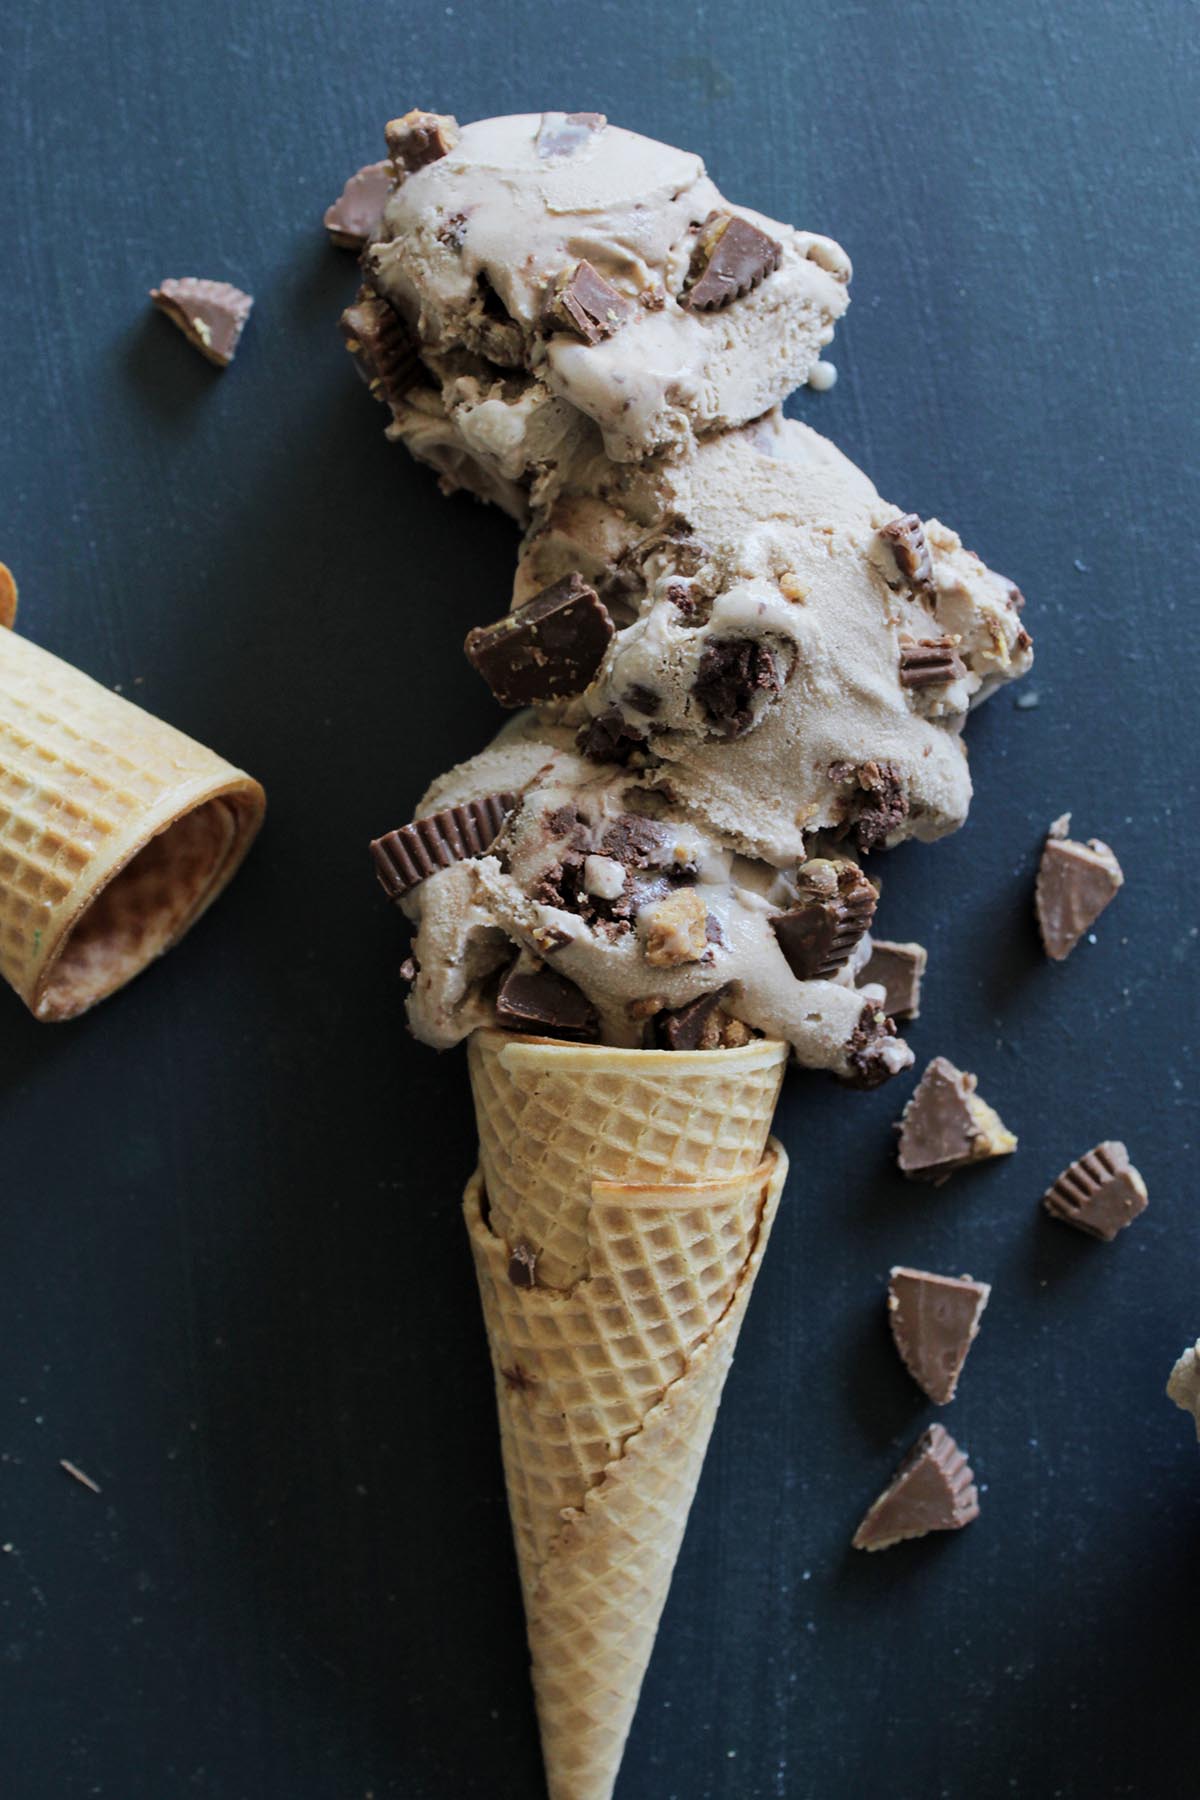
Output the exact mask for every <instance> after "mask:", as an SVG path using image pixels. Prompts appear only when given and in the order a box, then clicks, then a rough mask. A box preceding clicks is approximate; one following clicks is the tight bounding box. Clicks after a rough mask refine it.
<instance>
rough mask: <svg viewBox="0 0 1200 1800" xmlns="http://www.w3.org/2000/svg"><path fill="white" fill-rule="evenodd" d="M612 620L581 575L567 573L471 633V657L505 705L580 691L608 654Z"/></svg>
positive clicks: (559, 696)
mask: <svg viewBox="0 0 1200 1800" xmlns="http://www.w3.org/2000/svg"><path fill="white" fill-rule="evenodd" d="M612 635H613V622H612V619H611V618H610V616H609V612H608V608H607V607H606V606H605V604H604V602H603V601H602V600H601V599H600V598H599V596H598V595H597V593H596V590H595V588H590V587H589V586H588V585H587V582H586V581H585V580H584V579H583V576H582V575H564V576H563V579H562V580H561V581H556V582H555V583H554V584H553V586H551V587H548V588H543V589H542V591H541V593H540V594H535V595H534V597H533V599H532V600H527V601H526V602H525V604H524V606H518V607H517V609H516V611H515V612H510V613H509V614H508V615H507V617H506V618H503V619H497V621H496V623H495V624H494V625H477V626H476V627H475V629H474V631H471V632H469V633H468V634H467V641H466V646H465V648H466V652H467V661H468V662H469V663H470V664H471V666H472V667H473V668H475V669H478V671H479V673H480V674H481V675H482V676H483V678H484V680H485V681H486V682H487V684H488V686H489V687H490V688H491V690H492V692H493V694H494V695H495V696H496V699H497V700H498V701H499V702H500V704H501V706H532V705H534V704H535V703H536V702H538V701H542V700H562V699H566V698H567V697H568V696H569V695H571V694H581V693H582V692H583V690H584V688H585V687H587V685H588V683H589V682H590V681H591V679H592V677H593V676H594V675H595V673H596V670H597V669H598V668H599V667H600V664H601V663H602V662H603V660H604V652H605V651H606V650H607V648H608V643H609V639H610V638H611V637H612Z"/></svg>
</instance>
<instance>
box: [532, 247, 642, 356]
mask: <svg viewBox="0 0 1200 1800" xmlns="http://www.w3.org/2000/svg"><path fill="white" fill-rule="evenodd" d="M633 310H634V309H633V305H632V302H630V301H629V300H626V298H625V296H624V294H621V293H618V291H617V289H616V288H615V287H613V285H612V283H611V282H610V281H605V279H604V277H603V275H601V274H600V272H599V271H598V270H597V269H594V268H593V267H592V265H591V263H590V262H579V263H576V264H575V267H574V269H571V270H567V269H564V270H563V272H562V274H561V275H560V276H559V277H558V280H557V281H556V282H555V284H554V287H553V289H552V291H551V294H550V298H549V299H548V300H547V302H546V313H545V318H546V324H547V326H548V327H549V329H550V330H552V331H573V332H574V333H575V335H576V337H581V338H582V339H583V341H584V343H585V344H598V343H600V342H601V340H602V339H603V338H608V337H611V336H612V334H613V332H614V331H617V330H619V328H620V327H621V326H622V325H623V324H624V323H625V321H626V319H628V318H629V316H630V314H631V313H632V312H633Z"/></svg>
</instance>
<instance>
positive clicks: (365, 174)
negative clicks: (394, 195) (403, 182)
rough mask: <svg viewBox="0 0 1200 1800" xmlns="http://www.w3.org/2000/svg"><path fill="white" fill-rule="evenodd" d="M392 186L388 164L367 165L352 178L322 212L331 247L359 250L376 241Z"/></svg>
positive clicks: (392, 176)
mask: <svg viewBox="0 0 1200 1800" xmlns="http://www.w3.org/2000/svg"><path fill="white" fill-rule="evenodd" d="M395 185H396V176H395V171H394V170H393V168H392V165H391V163H390V162H377V163H368V164H367V166H366V168H365V169H360V170H359V171H358V173H357V175H352V176H351V177H350V179H349V181H348V182H347V183H346V185H345V187H344V188H343V189H342V191H341V193H340V194H339V196H338V198H337V199H336V200H335V201H334V203H333V205H332V206H327V207H326V208H325V229H326V231H327V232H328V233H329V241H330V243H333V244H336V245H337V246H338V248H339V249H340V250H361V249H362V247H363V245H364V244H367V243H369V242H370V241H371V239H372V238H374V237H378V236H379V227H380V225H381V224H382V222H383V209H384V207H385V205H386V204H387V197H388V195H389V194H390V193H391V191H392V189H393V188H394V187H395Z"/></svg>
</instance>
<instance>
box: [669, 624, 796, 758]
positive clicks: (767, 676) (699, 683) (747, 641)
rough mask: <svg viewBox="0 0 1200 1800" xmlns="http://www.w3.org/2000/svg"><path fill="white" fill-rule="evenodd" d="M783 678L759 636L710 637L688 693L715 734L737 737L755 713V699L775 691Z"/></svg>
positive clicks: (759, 700) (758, 699)
mask: <svg viewBox="0 0 1200 1800" xmlns="http://www.w3.org/2000/svg"><path fill="white" fill-rule="evenodd" d="M782 686H783V682H782V681H781V680H780V675H779V668H778V664H777V661H776V658H775V656H774V655H773V654H772V652H771V650H770V648H769V647H768V645H767V644H766V643H764V642H763V640H762V639H761V638H710V639H709V640H708V642H707V643H706V644H705V646H704V650H703V653H702V655H701V657H700V667H699V669H698V670H697V672H696V680H695V684H694V686H693V688H692V693H693V695H694V696H695V698H696V701H697V703H698V704H699V706H700V708H701V710H702V711H703V713H704V716H705V718H706V719H707V720H708V722H709V724H710V725H711V726H712V727H713V730H714V732H715V733H716V734H717V736H719V737H727V738H734V737H741V736H742V735H743V733H744V732H747V731H749V729H750V727H751V726H752V725H753V724H754V722H755V719H756V718H757V716H758V710H759V709H758V707H757V706H756V705H755V702H756V701H758V702H760V703H761V700H762V698H763V696H764V695H765V696H767V697H768V698H771V697H773V696H774V695H776V694H778V693H779V691H780V689H781V687H782Z"/></svg>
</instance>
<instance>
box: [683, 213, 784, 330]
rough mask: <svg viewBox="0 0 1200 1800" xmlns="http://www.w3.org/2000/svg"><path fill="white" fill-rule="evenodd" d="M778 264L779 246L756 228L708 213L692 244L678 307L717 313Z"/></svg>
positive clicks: (746, 221)
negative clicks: (697, 237) (685, 279)
mask: <svg viewBox="0 0 1200 1800" xmlns="http://www.w3.org/2000/svg"><path fill="white" fill-rule="evenodd" d="M782 261H783V247H782V245H780V244H777V243H776V242H775V239H774V238H770V237H768V236H767V234H766V232H765V231H760V230H759V229H758V226H757V225H751V224H750V222H749V220H748V219H739V218H736V217H734V215H733V214H732V213H712V214H710V216H709V218H708V219H707V220H706V221H705V226H704V230H703V231H702V232H701V234H700V237H699V240H698V242H697V244H696V249H695V252H694V254H693V256H692V266H691V269H690V270H689V273H688V285H687V288H686V291H685V292H684V293H683V294H682V295H681V296H680V300H679V304H680V305H681V306H687V307H691V308H692V310H693V311H694V312H718V311H719V310H720V309H721V308H722V307H724V306H728V305H729V304H730V303H731V302H732V301H734V300H740V299H741V297H742V295H743V294H748V293H750V292H751V290H752V289H753V288H756V287H758V286H759V285H760V283H762V282H764V281H765V280H766V279H767V276H768V275H770V274H773V273H774V271H775V270H776V269H777V268H778V267H779V265H780V263H781V262H782Z"/></svg>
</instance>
